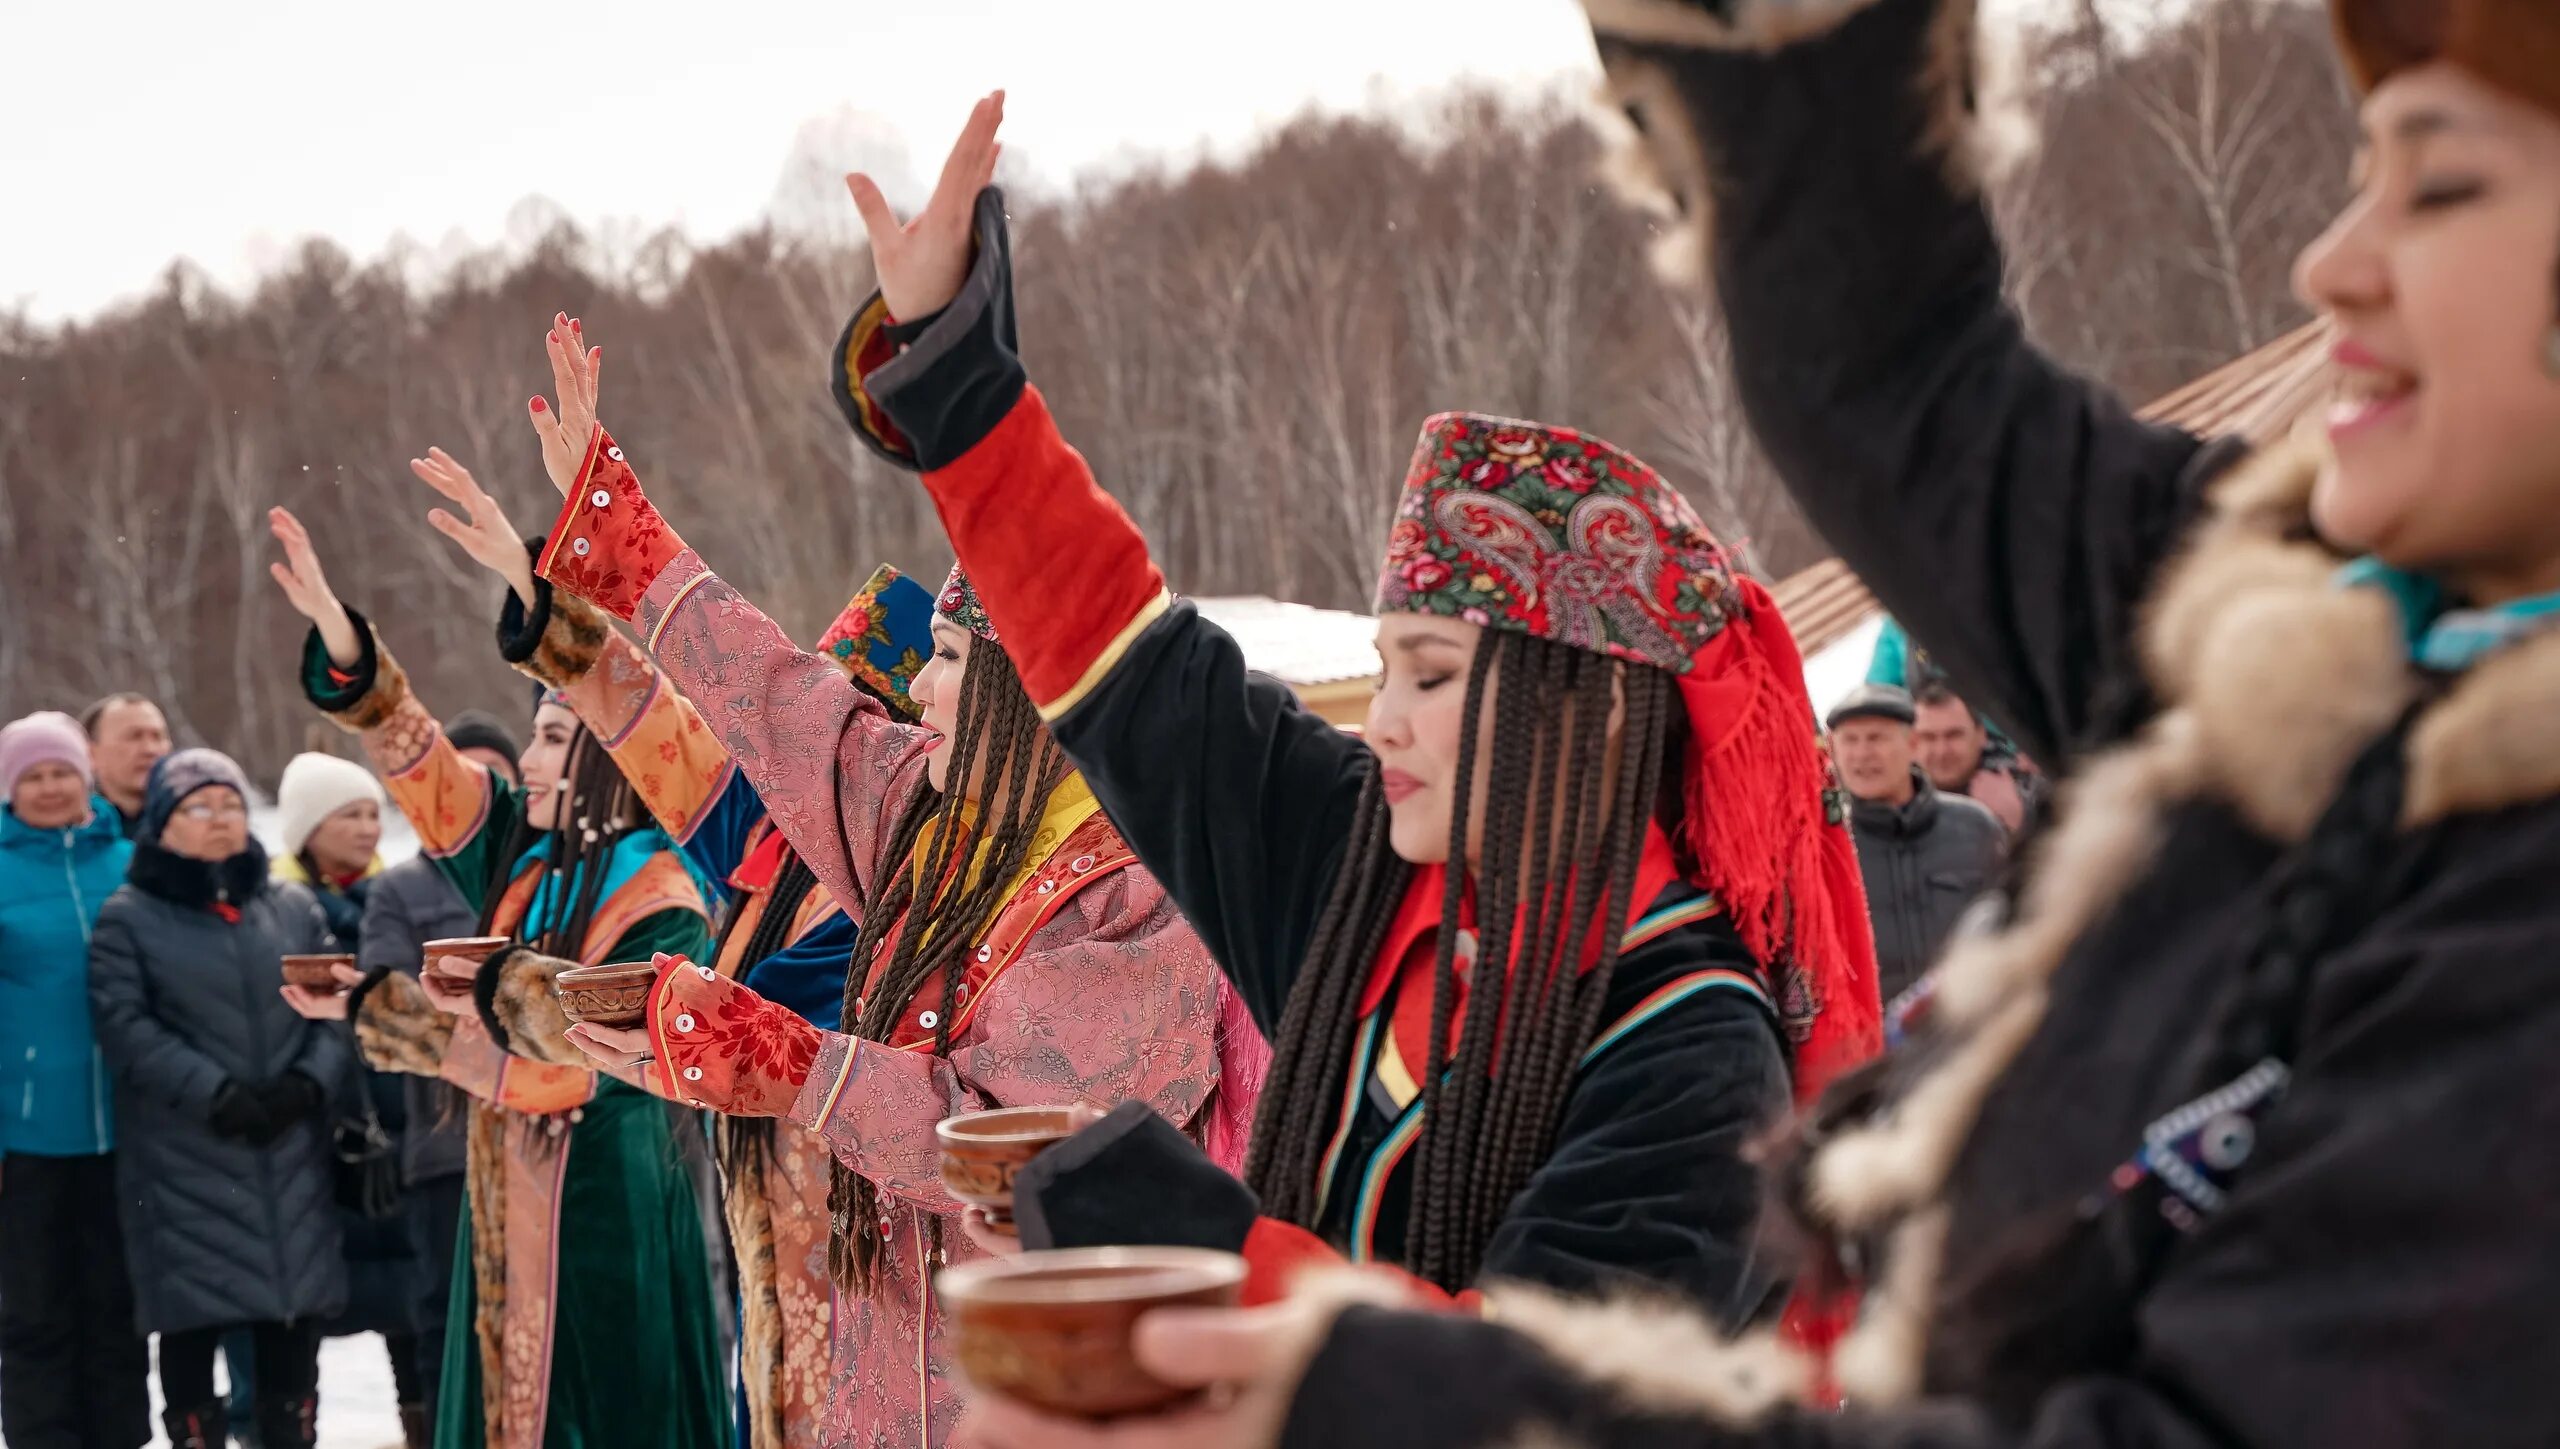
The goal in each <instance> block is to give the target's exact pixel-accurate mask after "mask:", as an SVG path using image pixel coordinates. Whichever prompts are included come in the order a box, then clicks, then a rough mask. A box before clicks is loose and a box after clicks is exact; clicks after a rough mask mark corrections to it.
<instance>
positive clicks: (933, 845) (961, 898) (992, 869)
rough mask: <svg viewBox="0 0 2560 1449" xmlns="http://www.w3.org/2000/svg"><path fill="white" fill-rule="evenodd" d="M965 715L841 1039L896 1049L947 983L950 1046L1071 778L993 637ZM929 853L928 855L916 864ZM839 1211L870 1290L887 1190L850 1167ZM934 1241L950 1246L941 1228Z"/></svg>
mask: <svg viewBox="0 0 2560 1449" xmlns="http://www.w3.org/2000/svg"><path fill="white" fill-rule="evenodd" d="M957 715H958V719H957V722H956V726H955V728H954V729H953V731H952V736H951V772H950V777H949V778H950V782H951V787H950V788H948V789H945V790H940V791H937V790H934V789H933V788H932V787H931V786H929V785H919V786H918V788H917V790H916V793H915V795H914V796H913V797H912V798H910V799H909V800H908V801H907V804H906V806H905V808H904V809H903V810H902V811H901V812H900V814H899V817H898V823H897V826H896V828H895V829H894V830H893V831H892V832H891V833H890V836H889V846H888V849H887V850H886V851H884V852H883V853H882V855H881V856H880V860H881V865H882V870H883V872H884V874H883V876H882V877H881V878H880V879H878V880H876V881H875V882H874V884H873V887H872V900H871V903H870V905H869V908H868V909H867V910H866V911H865V912H864V913H863V920H862V932H861V935H860V937H859V938H858V939H857V940H856V942H855V945H854V949H853V964H852V968H851V969H850V970H848V971H847V972H846V973H845V986H844V1027H843V1029H844V1030H845V1031H847V1032H849V1033H851V1034H852V1035H854V1036H857V1037H860V1038H861V1039H863V1040H865V1041H887V1040H889V1039H890V1037H891V1036H892V1035H894V1034H895V1032H896V1030H897V1028H898V1024H899V1023H900V1021H902V1020H903V1019H904V1018H905V1016H906V1014H907V1010H908V1007H909V1005H910V1004H911V1003H912V1002H913V1001H914V1000H915V997H916V993H917V992H919V991H921V990H922V989H923V988H924V985H925V983H927V982H929V981H933V980H935V979H937V978H939V979H940V981H941V983H942V1001H943V1003H944V1008H943V1010H942V1013H941V1015H940V1017H939V1019H938V1020H937V1022H936V1023H935V1026H934V1028H933V1031H934V1042H933V1049H934V1052H935V1054H936V1055H947V1054H948V1053H949V1052H950V1050H951V1023H952V1021H953V1019H954V1018H955V1017H957V1016H958V1015H959V1011H958V1010H957V1007H958V1005H959V1003H958V1002H957V1001H956V1000H955V999H954V997H955V995H956V992H957V988H958V987H959V984H960V979H961V977H962V976H963V975H964V974H965V972H966V970H967V966H968V960H969V955H970V952H971V951H972V949H973V948H974V947H975V946H976V944H977V937H978V933H979V932H980V931H982V930H983V929H985V927H986V926H987V924H988V923H989V922H990V921H991V920H993V919H994V917H995V914H996V912H997V911H998V910H1000V909H1001V908H1002V907H1003V905H1004V889H1005V886H1006V883H1007V882H1008V881H1010V880H1011V879H1012V878H1013V876H1014V875H1015V874H1017V873H1018V872H1019V871H1020V870H1021V869H1022V868H1023V866H1024V865H1025V864H1026V863H1028V862H1029V860H1030V855H1031V850H1032V847H1033V845H1034V844H1035V842H1036V840H1037V837H1038V835H1039V825H1040V817H1041V814H1042V812H1043V811H1044V810H1046V809H1047V807H1048V804H1049V797H1050V796H1051V795H1052V794H1053V793H1055V792H1056V790H1057V788H1058V785H1059V783H1060V782H1061V781H1063V780H1065V779H1066V777H1067V775H1068V774H1069V772H1070V771H1069V766H1068V763H1067V757H1066V755H1065V753H1064V752H1062V751H1061V750H1059V748H1058V747H1057V743H1056V742H1055V741H1054V740H1052V739H1051V738H1050V736H1049V731H1048V727H1047V726H1046V725H1044V724H1043V723H1042V722H1041V720H1040V712H1039V710H1038V709H1037V708H1035V707H1034V706H1033V705H1032V703H1031V696H1030V694H1029V693H1028V692H1027V691H1025V690H1024V689H1023V687H1022V678H1021V676H1020V675H1019V674H1017V673H1016V672H1015V670H1014V667H1013V660H1012V659H1011V657H1010V656H1008V655H1007V654H1006V653H1005V652H1004V650H1003V649H1002V648H1001V647H999V646H998V645H995V644H992V643H989V642H987V641H986V640H983V639H981V640H979V641H977V643H976V644H975V645H974V646H972V648H971V649H970V651H969V661H968V666H967V668H965V669H964V670H962V671H961V676H960V706H959V709H958V711H957ZM972 779H975V780H977V781H978V782H979V790H978V794H979V799H978V801H977V803H976V805H975V806H974V807H973V806H971V804H970V803H969V801H968V800H967V799H966V797H965V795H964V793H963V788H962V787H963V786H965V784H966V783H967V782H968V781H970V780H972ZM919 845H921V846H922V847H923V856H924V858H923V859H922V860H921V861H920V862H918V863H917V864H916V865H915V866H912V867H911V866H910V865H909V864H908V862H909V861H910V860H911V859H912V858H913V857H915V855H916V854H917V851H918V847H919ZM982 848H983V850H984V859H983V860H981V861H980V862H979V863H978V864H977V866H976V867H975V869H974V870H973V869H972V868H971V867H970V865H969V861H970V859H971V857H972V856H974V855H976V854H977V853H978V852H979V851H980V850H981V849H982ZM892 931H895V932H896V933H897V934H896V938H895V941H894V944H891V943H890V933H891V932H892ZM884 945H886V946H887V951H886V954H885V956H884V955H883V949H882V948H883V946H884ZM875 960H876V961H878V962H879V963H880V964H879V966H878V968H877V970H876V971H872V972H870V973H868V984H867V985H866V984H865V983H866V972H865V969H864V968H865V964H866V963H869V962H872V961H875ZM827 1210H828V1216H829V1218H830V1220H831V1223H832V1228H833V1231H832V1232H831V1233H830V1235H829V1241H828V1247H827V1262H828V1267H829V1269H830V1270H831V1271H832V1272H833V1273H834V1275H835V1279H836V1282H837V1283H838V1284H839V1285H841V1286H843V1287H846V1288H850V1289H853V1290H855V1291H859V1292H867V1291H869V1289H870V1286H871V1284H872V1283H873V1281H874V1280H875V1277H876V1271H877V1264H878V1261H879V1255H880V1247H881V1231H880V1217H881V1209H880V1196H879V1191H878V1189H877V1188H875V1187H873V1186H872V1184H871V1181H870V1179H868V1178H866V1177H863V1176H862V1175H861V1174H859V1173H857V1172H854V1171H853V1170H852V1169H850V1168H848V1167H846V1166H845V1165H844V1164H843V1163H842V1162H838V1163H836V1164H835V1167H834V1175H833V1178H832V1180H831V1181H830V1182H829V1185H828V1191H827ZM933 1231H934V1233H935V1234H936V1235H937V1240H936V1242H935V1243H934V1245H933V1246H934V1247H935V1249H937V1250H938V1249H939V1247H940V1243H939V1238H938V1235H939V1233H940V1223H939V1222H938V1221H937V1222H936V1223H935V1224H934V1228H933Z"/></svg>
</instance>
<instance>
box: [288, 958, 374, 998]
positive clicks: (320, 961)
mask: <svg viewBox="0 0 2560 1449" xmlns="http://www.w3.org/2000/svg"><path fill="white" fill-rule="evenodd" d="M355 964H356V958H355V957H353V956H350V955H348V954H346V953H345V952H343V951H325V952H315V953H313V954H310V955H303V956H287V957H285V958H284V984H285V985H287V986H299V987H301V988H302V989H303V990H305V991H317V992H319V993H321V994H322V995H325V996H336V995H339V994H340V993H342V992H344V991H345V990H346V989H347V988H346V987H344V986H341V985H339V984H338V978H337V975H336V973H335V972H332V971H331V970H330V969H329V968H330V967H332V966H350V967H351V966H353V965H355Z"/></svg>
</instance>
